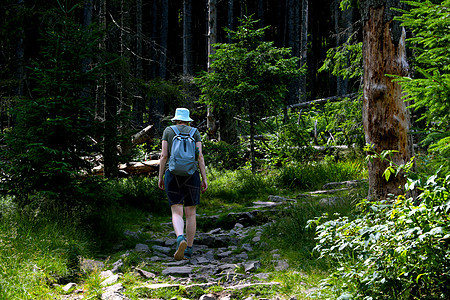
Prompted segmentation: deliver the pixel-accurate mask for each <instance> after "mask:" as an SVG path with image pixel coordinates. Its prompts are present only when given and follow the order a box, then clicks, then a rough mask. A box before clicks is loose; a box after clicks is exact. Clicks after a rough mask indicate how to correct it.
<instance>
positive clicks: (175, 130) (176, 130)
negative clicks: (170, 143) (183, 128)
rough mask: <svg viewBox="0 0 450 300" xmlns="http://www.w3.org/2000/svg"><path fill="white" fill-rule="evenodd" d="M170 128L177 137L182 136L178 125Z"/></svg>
mask: <svg viewBox="0 0 450 300" xmlns="http://www.w3.org/2000/svg"><path fill="white" fill-rule="evenodd" d="M170 128H172V130H173V132H175V135H180V131H179V130H178V128H177V125H172V126H170Z"/></svg>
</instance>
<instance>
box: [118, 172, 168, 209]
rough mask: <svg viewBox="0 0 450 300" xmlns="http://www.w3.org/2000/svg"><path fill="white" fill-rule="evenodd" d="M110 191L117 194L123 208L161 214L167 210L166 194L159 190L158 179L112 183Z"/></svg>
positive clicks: (142, 178)
mask: <svg viewBox="0 0 450 300" xmlns="http://www.w3.org/2000/svg"><path fill="white" fill-rule="evenodd" d="M109 191H110V192H111V193H117V195H118V202H119V204H121V205H123V206H127V205H130V206H133V207H135V208H140V209H146V210H148V211H151V212H156V213H160V212H162V211H164V210H165V209H167V206H168V203H167V199H166V195H165V193H164V192H162V191H161V190H159V188H158V178H157V177H130V178H123V179H119V180H117V181H116V180H114V181H111V182H110V184H109Z"/></svg>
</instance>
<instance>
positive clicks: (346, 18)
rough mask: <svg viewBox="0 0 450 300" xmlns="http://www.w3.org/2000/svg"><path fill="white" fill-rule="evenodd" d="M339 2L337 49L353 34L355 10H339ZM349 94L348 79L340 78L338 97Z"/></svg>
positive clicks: (336, 6) (336, 4)
mask: <svg viewBox="0 0 450 300" xmlns="http://www.w3.org/2000/svg"><path fill="white" fill-rule="evenodd" d="M339 2H340V1H339V0H334V2H333V5H334V9H333V11H332V13H333V19H334V31H335V34H336V44H335V45H336V47H338V46H340V45H342V44H344V43H346V42H347V40H348V38H349V37H350V35H351V34H352V32H353V26H352V18H353V9H352V8H349V9H346V10H345V11H341V10H340V8H339ZM347 92H348V79H345V78H343V77H342V76H338V77H337V79H336V95H337V96H342V95H345V94H347Z"/></svg>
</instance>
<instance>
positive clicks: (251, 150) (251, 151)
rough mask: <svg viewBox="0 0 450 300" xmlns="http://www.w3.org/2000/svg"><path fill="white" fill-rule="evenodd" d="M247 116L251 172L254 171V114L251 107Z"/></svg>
mask: <svg viewBox="0 0 450 300" xmlns="http://www.w3.org/2000/svg"><path fill="white" fill-rule="evenodd" d="M249 117H250V162H251V165H252V173H253V174H255V173H256V157H255V134H256V130H255V125H256V124H255V115H254V114H253V113H252V111H251V109H249Z"/></svg>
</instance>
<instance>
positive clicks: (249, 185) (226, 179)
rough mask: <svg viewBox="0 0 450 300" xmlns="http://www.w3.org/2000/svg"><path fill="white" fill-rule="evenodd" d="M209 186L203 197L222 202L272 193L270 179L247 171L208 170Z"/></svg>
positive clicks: (272, 188)
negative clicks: (218, 199)
mask: <svg viewBox="0 0 450 300" xmlns="http://www.w3.org/2000/svg"><path fill="white" fill-rule="evenodd" d="M208 179H209V186H208V191H207V194H205V196H207V197H210V198H215V197H216V198H221V199H223V200H224V201H231V202H232V201H241V200H243V199H253V200H254V199H255V198H258V197H260V196H262V195H268V194H270V193H271V192H273V191H274V187H273V183H272V178H271V177H270V176H263V175H261V174H253V173H252V172H251V171H250V170H248V169H239V170H235V171H226V170H214V169H208Z"/></svg>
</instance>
